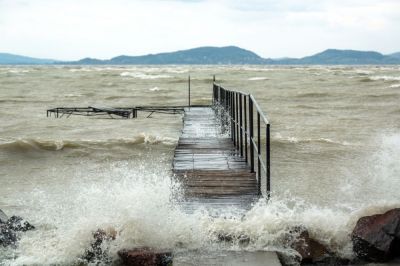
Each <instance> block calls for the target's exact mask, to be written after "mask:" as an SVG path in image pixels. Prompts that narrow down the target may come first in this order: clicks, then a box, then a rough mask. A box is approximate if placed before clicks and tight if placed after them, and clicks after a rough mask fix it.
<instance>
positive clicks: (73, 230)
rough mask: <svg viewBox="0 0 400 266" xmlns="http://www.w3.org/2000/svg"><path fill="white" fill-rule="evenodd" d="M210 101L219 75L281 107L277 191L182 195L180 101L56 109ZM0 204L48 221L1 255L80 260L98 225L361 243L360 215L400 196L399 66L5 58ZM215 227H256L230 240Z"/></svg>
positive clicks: (127, 242)
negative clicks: (139, 109) (229, 199)
mask: <svg viewBox="0 0 400 266" xmlns="http://www.w3.org/2000/svg"><path fill="white" fill-rule="evenodd" d="M189 74H190V75H191V77H192V102H194V104H208V103H210V102H211V84H212V75H214V74H215V75H216V76H217V81H218V82H219V83H221V84H223V85H224V86H225V87H227V88H232V89H239V90H242V91H246V92H250V93H252V94H253V95H254V96H255V98H256V99H257V101H258V102H259V104H260V106H261V107H262V109H263V110H264V111H265V112H266V114H267V116H268V117H269V119H270V121H271V127H272V128H271V129H272V166H271V167H272V190H273V196H272V200H271V202H270V203H269V204H268V205H267V204H265V201H263V200H262V201H260V202H259V203H257V204H255V205H254V207H253V208H252V209H251V210H250V211H249V212H248V213H246V214H245V215H244V216H237V215H235V214H234V212H233V211H232V214H231V215H229V213H230V210H226V213H224V215H221V216H220V217H213V216H210V215H209V214H208V213H207V211H205V210H202V209H199V210H198V211H196V212H194V213H190V214H188V213H186V212H185V211H183V210H182V209H181V208H180V207H179V205H178V204H176V201H177V199H179V197H180V194H181V193H180V192H181V187H180V184H179V183H176V182H175V181H174V180H173V179H171V176H172V174H171V171H170V169H171V162H172V157H173V152H174V148H175V144H176V143H177V140H178V138H179V135H180V130H181V127H182V125H181V121H182V118H181V116H180V115H153V116H152V118H145V117H144V116H143V115H142V116H141V117H140V118H139V119H130V120H123V119H98V118H86V117H70V118H68V119H64V118H62V119H54V118H46V112H45V111H46V109H48V108H52V107H60V106H96V105H98V106H115V107H118V106H136V105H185V104H186V101H187V76H188V75H189ZM0 106H1V109H0V124H1V127H0V209H3V210H4V211H5V212H6V213H8V214H9V215H11V214H18V215H20V216H22V217H24V218H26V219H27V220H29V221H30V222H31V223H33V224H34V225H36V226H37V228H38V229H37V230H35V231H31V232H28V233H27V234H25V235H23V236H22V239H21V241H20V244H19V246H18V248H17V249H15V250H14V249H5V248H1V247H0V264H1V263H3V264H5V265H23V264H25V265H33V264H37V265H45V264H67V265H68V264H72V263H75V262H76V261H77V258H79V257H80V256H82V254H83V252H84V250H85V248H86V247H88V246H89V243H90V241H91V239H92V236H91V233H92V232H93V231H94V230H96V229H97V228H106V227H113V228H115V229H116V230H117V231H118V232H119V236H118V238H117V239H116V241H114V242H113V243H112V245H111V247H110V252H111V254H112V255H113V256H116V252H117V251H118V250H119V249H121V248H125V247H128V248H129V247H135V246H143V245H145V246H152V247H165V248H171V249H174V250H182V249H183V250H184V249H195V248H206V247H207V248H212V249H214V250H215V249H221V248H222V249H248V250H282V249H283V245H282V236H283V235H284V234H285V232H287V230H288V229H289V228H290V227H292V226H295V225H299V224H302V225H305V226H306V227H307V228H309V230H310V233H311V235H312V236H314V237H315V238H317V239H318V240H320V241H321V242H323V243H325V244H327V245H328V246H329V247H330V248H331V249H332V250H335V251H338V252H339V253H340V254H342V255H344V256H352V252H351V241H350V238H349V233H350V232H351V230H352V229H353V227H354V224H355V222H356V221H357V219H358V218H359V217H360V216H363V215H367V214H372V213H377V212H383V211H385V210H387V209H389V208H391V207H394V206H397V207H398V206H399V205H400V193H399V192H398V188H399V187H400V165H399V161H400V119H399V118H400V67H398V66H394V67H392V66H391V67H381V66H380V67H374V66H368V67H367V66H359V67H347V66H346V67H340V66H339V67H338V66H334V67H333V66H332V67H329V66H328V67H271V66H218V67H217V66H200V67H199V66H160V67H157V66H154V67H153V66H152V67H146V66H104V67H86V66H85V67H83V66H82V67H77V66H56V67H36V66H26V67H4V66H3V67H0ZM215 232H226V233H237V234H245V235H248V236H250V238H251V242H250V244H249V245H248V246H246V247H240V246H238V245H235V244H234V245H232V246H227V245H223V246H222V245H221V244H218V242H217V241H216V238H217V237H216V233H215Z"/></svg>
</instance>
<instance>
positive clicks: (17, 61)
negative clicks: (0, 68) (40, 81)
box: [0, 53, 56, 65]
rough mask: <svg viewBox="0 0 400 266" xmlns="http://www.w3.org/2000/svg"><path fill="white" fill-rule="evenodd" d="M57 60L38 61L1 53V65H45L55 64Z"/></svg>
mask: <svg viewBox="0 0 400 266" xmlns="http://www.w3.org/2000/svg"><path fill="white" fill-rule="evenodd" d="M55 62H56V60H52V59H38V58H32V57H27V56H21V55H15V54H7V53H0V65H45V64H53V63H55Z"/></svg>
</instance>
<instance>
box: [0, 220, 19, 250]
mask: <svg viewBox="0 0 400 266" xmlns="http://www.w3.org/2000/svg"><path fill="white" fill-rule="evenodd" d="M17 240H18V238H17V235H16V233H15V232H14V231H13V230H12V229H10V228H9V227H8V226H7V225H6V224H0V245H1V246H3V247H7V246H15V244H16V243H17Z"/></svg>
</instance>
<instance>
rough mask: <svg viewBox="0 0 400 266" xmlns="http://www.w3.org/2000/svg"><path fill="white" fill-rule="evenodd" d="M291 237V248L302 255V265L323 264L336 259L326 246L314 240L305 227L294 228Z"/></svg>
mask: <svg viewBox="0 0 400 266" xmlns="http://www.w3.org/2000/svg"><path fill="white" fill-rule="evenodd" d="M290 235H291V237H292V240H291V241H290V242H291V243H290V247H291V248H293V249H294V250H296V251H297V252H298V253H299V254H300V256H301V263H316V262H323V261H326V260H329V259H330V258H333V257H334V256H333V254H332V253H331V252H329V251H328V249H327V248H326V247H325V246H324V245H322V244H321V243H319V242H318V241H316V240H314V239H312V238H311V237H310V235H309V233H308V231H307V229H305V228H304V227H301V226H299V227H295V228H293V229H292V230H291V231H290Z"/></svg>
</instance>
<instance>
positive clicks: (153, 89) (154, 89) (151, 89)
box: [149, 87, 160, 91]
mask: <svg viewBox="0 0 400 266" xmlns="http://www.w3.org/2000/svg"><path fill="white" fill-rule="evenodd" d="M159 90H160V88H159V87H153V88H150V89H149V91H159Z"/></svg>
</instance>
